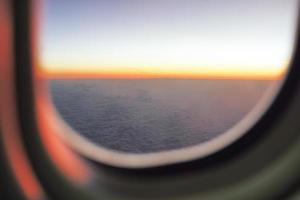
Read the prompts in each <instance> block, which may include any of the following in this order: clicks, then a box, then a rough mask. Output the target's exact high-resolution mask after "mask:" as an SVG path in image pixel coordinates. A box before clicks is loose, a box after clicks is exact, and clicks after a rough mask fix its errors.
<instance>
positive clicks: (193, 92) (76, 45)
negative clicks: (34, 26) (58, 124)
mask: <svg viewBox="0 0 300 200" xmlns="http://www.w3.org/2000/svg"><path fill="white" fill-rule="evenodd" d="M43 7H44V9H43V12H42V15H43V16H42V19H43V20H42V21H41V23H40V24H41V25H40V30H41V31H40V37H39V49H40V50H39V60H40V66H39V72H40V74H39V75H40V76H41V77H42V78H43V79H44V80H45V81H46V82H47V84H48V91H49V94H50V96H51V100H52V102H53V105H54V106H53V108H54V109H55V110H56V111H57V113H58V114H59V115H60V117H61V119H63V120H64V122H65V123H66V124H67V125H68V126H69V128H70V129H71V130H72V131H70V132H68V133H66V132H64V133H62V134H63V137H64V138H65V139H66V141H67V142H69V143H70V144H71V145H75V146H76V148H81V147H82V146H86V145H89V146H90V147H93V149H96V151H93V154H101V152H102V150H103V151H105V152H106V151H111V152H115V153H121V154H124V155H126V154H130V155H149V154H150V155H154V154H155V155H159V154H160V153H166V154H165V155H168V156H165V159H168V158H170V159H172V158H173V157H176V156H170V155H171V153H176V155H177V156H179V155H181V153H180V152H185V150H189V151H188V152H189V153H183V154H182V156H179V157H180V158H182V159H184V157H188V156H189V155H190V154H191V152H195V154H193V155H195V156H194V157H197V156H198V157H199V156H204V155H207V154H209V153H212V152H215V151H217V150H220V149H222V148H223V147H225V146H226V145H229V144H230V143H232V142H234V141H235V140H237V139H238V138H239V137H241V136H242V135H243V134H244V133H245V132H246V131H247V129H249V128H250V127H251V126H252V125H253V124H255V122H256V121H257V120H259V118H260V117H261V116H262V115H263V113H264V111H265V110H266V109H267V107H268V106H269V105H270V104H271V102H272V99H273V98H274V97H275V95H276V92H277V91H278V89H280V85H281V82H282V81H283V80H284V78H285V74H286V73H287V71H288V66H289V63H290V59H291V57H292V53H293V43H294V35H295V31H296V30H295V28H296V18H297V16H296V11H297V10H296V8H297V0H252V1H247V0H227V1H222V0H211V1H199V0H163V1H161V0H152V1H141V0H110V1H106V0H47V1H45V3H44V6H43ZM74 143H76V144H74ZM79 144H80V145H79ZM97 150H99V151H97ZM169 153H170V154H169ZM100 157H101V156H100Z"/></svg>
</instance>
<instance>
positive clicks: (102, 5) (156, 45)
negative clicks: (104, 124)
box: [40, 0, 297, 78]
mask: <svg viewBox="0 0 300 200" xmlns="http://www.w3.org/2000/svg"><path fill="white" fill-rule="evenodd" d="M296 8H297V0H47V1H46V3H45V9H44V10H45V12H44V16H43V19H44V21H43V22H42V34H41V38H40V48H41V55H40V59H41V66H42V69H43V71H44V72H46V73H47V74H48V75H54V76H55V75H56V76H59V75H79V74H81V75H91V74H94V75H97V76H99V77H103V78H105V77H109V78H111V77H119V78H120V77H196V78H197V77H221V78H222V77H232V78H234V77H236V78H242V77H245V78H246V77H254V78H255V77H257V78H261V77H263V78H274V77H278V76H279V75H281V74H282V73H283V72H284V70H285V69H286V68H287V65H288V63H289V59H290V56H291V52H292V44H293V36H294V31H295V19H296V11H297V10H296Z"/></svg>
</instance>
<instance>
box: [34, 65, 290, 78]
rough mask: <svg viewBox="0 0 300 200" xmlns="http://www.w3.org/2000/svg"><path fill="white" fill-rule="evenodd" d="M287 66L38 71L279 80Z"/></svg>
mask: <svg viewBox="0 0 300 200" xmlns="http://www.w3.org/2000/svg"><path fill="white" fill-rule="evenodd" d="M286 69H287V67H281V68H277V69H276V68H275V69H274V68H272V67H265V68H260V69H259V70H258V69H257V68H255V67H254V68H250V67H248V68H240V70H238V69H237V68H234V67H233V68H229V69H228V70H219V69H218V68H204V67H203V68H200V67H199V70H194V71H192V70H182V69H179V70H173V71H163V70H157V69H153V70H148V71H147V72H146V71H143V72H142V71H137V70H128V69H127V70H124V69H122V70H121V69H120V70H116V69H113V70H109V69H103V68H102V70H100V69H97V68H94V69H93V68H86V69H84V68H75V69H73V70H70V69H64V68H60V69H50V68H48V69H46V68H39V70H38V73H39V75H40V76H41V77H43V78H49V79H57V78H59V79H60V78H63V79H80V78H91V79H96V78H99V79H246V80H247V79H253V80H278V79H281V78H283V76H284V74H285V72H286Z"/></svg>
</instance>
